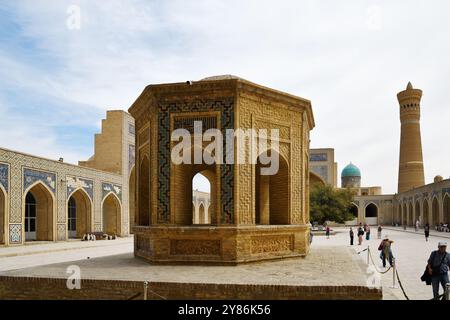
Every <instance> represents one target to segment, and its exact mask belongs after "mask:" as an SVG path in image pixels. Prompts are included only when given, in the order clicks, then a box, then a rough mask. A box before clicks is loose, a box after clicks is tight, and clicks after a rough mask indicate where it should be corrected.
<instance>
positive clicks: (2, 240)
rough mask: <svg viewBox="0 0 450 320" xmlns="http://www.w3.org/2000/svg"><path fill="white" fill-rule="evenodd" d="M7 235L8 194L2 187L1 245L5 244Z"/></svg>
mask: <svg viewBox="0 0 450 320" xmlns="http://www.w3.org/2000/svg"><path fill="white" fill-rule="evenodd" d="M5 234H6V193H5V192H4V191H3V188H1V187H0V244H5V241H6V240H5Z"/></svg>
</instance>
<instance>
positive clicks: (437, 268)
mask: <svg viewBox="0 0 450 320" xmlns="http://www.w3.org/2000/svg"><path fill="white" fill-rule="evenodd" d="M436 255H437V251H434V252H433V259H432V261H433V262H434V258H435V257H436ZM447 255H448V253H445V254H444V256H443V257H442V259H441V263H440V264H439V265H438V266H433V265H432V266H431V268H432V269H433V276H438V275H440V274H441V266H442V264H443V263H444V260H445V258H447Z"/></svg>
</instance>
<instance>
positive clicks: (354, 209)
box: [348, 203, 359, 219]
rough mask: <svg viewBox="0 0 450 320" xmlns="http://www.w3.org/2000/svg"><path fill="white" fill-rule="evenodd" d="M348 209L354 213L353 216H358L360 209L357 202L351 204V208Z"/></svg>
mask: <svg viewBox="0 0 450 320" xmlns="http://www.w3.org/2000/svg"><path fill="white" fill-rule="evenodd" d="M348 211H349V212H350V213H351V214H352V216H353V218H355V219H357V218H358V213H359V209H358V206H357V205H356V204H354V203H352V204H351V205H350V208H349V210H348Z"/></svg>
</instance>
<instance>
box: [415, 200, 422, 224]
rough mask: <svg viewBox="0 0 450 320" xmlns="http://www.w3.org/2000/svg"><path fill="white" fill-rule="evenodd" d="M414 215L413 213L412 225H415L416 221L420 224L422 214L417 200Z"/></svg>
mask: <svg viewBox="0 0 450 320" xmlns="http://www.w3.org/2000/svg"><path fill="white" fill-rule="evenodd" d="M414 211H415V213H414V223H416V221H419V223H420V224H421V223H422V213H421V212H420V202H419V200H417V201H416V205H415V210H414Z"/></svg>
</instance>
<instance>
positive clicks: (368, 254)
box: [367, 246, 370, 265]
mask: <svg viewBox="0 0 450 320" xmlns="http://www.w3.org/2000/svg"><path fill="white" fill-rule="evenodd" d="M369 259H370V247H369V246H367V265H369V263H370V260H369Z"/></svg>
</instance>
